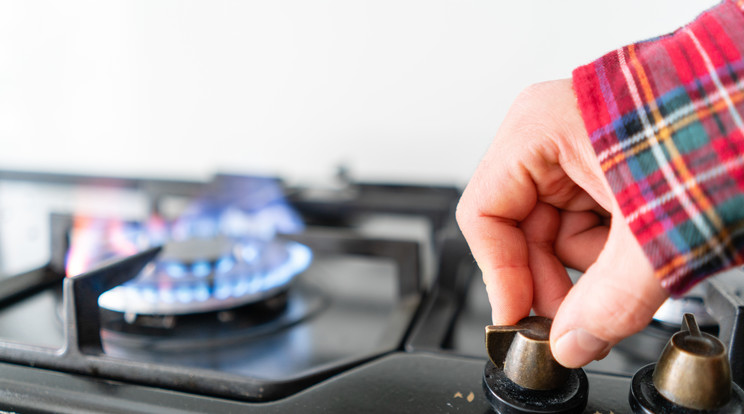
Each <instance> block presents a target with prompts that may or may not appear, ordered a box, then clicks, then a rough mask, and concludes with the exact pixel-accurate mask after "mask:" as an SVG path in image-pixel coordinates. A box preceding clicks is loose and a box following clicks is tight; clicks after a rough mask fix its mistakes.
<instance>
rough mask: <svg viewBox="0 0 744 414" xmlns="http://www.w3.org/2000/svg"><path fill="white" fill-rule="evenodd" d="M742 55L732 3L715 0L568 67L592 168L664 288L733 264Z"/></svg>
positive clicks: (740, 229) (743, 128) (739, 219)
mask: <svg viewBox="0 0 744 414" xmlns="http://www.w3.org/2000/svg"><path fill="white" fill-rule="evenodd" d="M739 3H744V0H740V1H739ZM743 56H744V13H742V8H741V4H737V2H734V1H724V2H723V3H721V4H719V5H718V6H716V7H714V8H712V9H710V10H708V11H707V12H705V13H703V14H702V15H700V16H699V17H698V18H697V19H696V20H695V21H693V22H692V23H690V24H689V25H687V26H685V27H683V28H681V29H679V30H677V31H676V32H674V33H672V34H669V35H666V36H662V37H659V38H655V39H651V40H649V41H646V42H641V43H636V44H632V45H628V46H625V47H622V48H620V49H617V50H615V51H613V52H610V53H608V54H606V55H605V56H603V57H601V58H600V59H598V60H596V61H594V62H592V63H590V64H588V65H585V66H582V67H579V68H577V69H576V70H575V71H574V73H573V82H574V90H575V92H576V96H577V99H578V103H579V108H580V110H581V113H582V116H583V118H584V123H585V126H586V128H587V131H588V133H589V137H590V139H591V142H592V145H593V147H594V150H595V151H596V153H597V156H598V158H599V162H600V163H601V166H602V170H603V171H604V173H605V175H606V177H607V180H608V181H609V183H610V186H611V187H612V190H613V192H614V193H615V197H616V198H617V201H618V203H619V205H620V208H621V210H622V212H623V215H624V217H625V219H626V221H627V223H628V224H629V225H630V228H631V230H632V231H633V233H634V234H635V236H636V238H637V239H638V241H639V243H640V244H641V246H642V247H643V250H644V251H645V253H646V255H647V256H648V258H649V259H650V260H651V263H652V264H653V266H654V269H655V272H656V276H657V277H659V278H661V280H662V284H663V285H664V287H665V288H667V289H668V290H669V291H670V292H671V293H672V294H681V293H683V292H684V291H686V290H687V289H689V288H690V287H691V286H693V285H694V284H695V283H696V282H698V281H700V280H701V279H703V278H704V277H706V276H708V275H711V274H713V273H716V272H718V271H720V270H724V269H726V268H729V267H731V266H734V265H738V264H741V263H742V262H743V254H742V253H743V252H744V169H743V168H742V165H743V164H744V120H743V119H744V58H743Z"/></svg>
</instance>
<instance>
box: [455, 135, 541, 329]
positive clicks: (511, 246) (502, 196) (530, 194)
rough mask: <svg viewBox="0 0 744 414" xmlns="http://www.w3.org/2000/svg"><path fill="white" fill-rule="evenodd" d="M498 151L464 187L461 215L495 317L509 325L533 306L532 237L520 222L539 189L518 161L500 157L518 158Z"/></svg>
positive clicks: (492, 152)
mask: <svg viewBox="0 0 744 414" xmlns="http://www.w3.org/2000/svg"><path fill="white" fill-rule="evenodd" d="M498 141H499V139H498V138H497V139H496V140H495V141H494V142H498ZM496 151H497V149H496V145H494V146H492V147H491V149H490V150H489V151H488V153H487V154H486V156H485V158H484V160H483V161H482V162H481V164H480V165H479V167H478V169H477V171H476V173H475V174H474V176H473V178H472V179H471V181H470V183H469V184H468V186H467V187H466V188H465V191H464V192H463V195H462V198H461V199H460V203H459V204H458V206H457V221H458V224H459V225H460V229H461V230H462V232H463V235H464V236H465V239H466V240H467V242H468V245H469V246H470V250H471V251H472V253H473V257H474V258H475V260H476V262H477V263H478V266H479V267H480V269H481V272H482V273H483V282H484V283H485V285H486V292H487V293H488V300H489V302H490V304H491V308H492V319H493V323H494V324H496V325H509V324H514V323H516V322H518V321H519V320H520V319H521V318H523V317H525V316H527V315H529V312H530V308H531V307H532V294H533V286H532V274H531V272H530V269H529V260H528V259H529V258H528V253H527V250H528V249H527V241H526V239H525V236H524V233H523V232H522V230H521V229H520V228H519V227H518V226H517V224H518V222H519V221H521V220H522V219H524V218H525V217H526V216H527V215H528V214H529V212H530V211H532V209H533V208H534V206H535V204H536V202H537V192H536V189H535V186H534V183H533V182H532V179H531V178H530V177H529V174H527V173H526V171H524V169H523V168H522V167H520V166H519V165H518V163H516V162H501V161H502V160H510V159H511V160H514V159H515V158H509V157H508V154H503V152H504V151H503V150H501V149H499V151H498V152H500V153H501V154H498V155H497V154H494V152H496ZM507 152H508V150H507ZM504 155H507V157H506V158H504ZM513 155H515V156H516V155H518V154H513ZM494 161H498V162H494Z"/></svg>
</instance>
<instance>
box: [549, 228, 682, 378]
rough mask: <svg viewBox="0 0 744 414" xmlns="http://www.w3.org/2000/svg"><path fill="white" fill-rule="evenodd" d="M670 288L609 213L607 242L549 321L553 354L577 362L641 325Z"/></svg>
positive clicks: (595, 355) (560, 359) (601, 351)
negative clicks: (662, 281) (610, 219)
mask: <svg viewBox="0 0 744 414" xmlns="http://www.w3.org/2000/svg"><path fill="white" fill-rule="evenodd" d="M668 296H669V294H668V293H667V292H666V290H664V288H662V287H661V283H660V281H659V280H658V279H656V278H655V277H654V271H653V268H652V266H651V263H650V262H649V260H648V258H646V255H645V254H644V252H643V250H642V249H641V246H640V245H639V244H638V241H636V239H635V237H634V236H633V234H632V233H631V231H630V228H629V227H628V225H627V224H626V223H625V220H624V219H623V217H622V215H620V214H614V215H613V218H612V225H611V228H610V232H609V235H608V237H607V242H606V244H605V247H604V249H603V250H602V252H601V253H600V255H599V257H598V258H597V261H596V262H595V263H594V264H593V265H591V266H590V267H589V268H588V269H587V271H586V272H585V273H584V275H583V276H581V278H580V279H579V281H578V282H577V283H576V285H574V287H573V288H571V290H570V291H569V293H568V294H567V295H566V298H565V299H564V300H563V303H562V304H561V306H560V308H559V309H558V313H557V314H556V316H555V320H554V321H553V327H552V329H551V332H550V344H551V348H552V350H553V355H554V357H555V359H556V360H557V361H558V362H559V363H560V364H561V365H564V366H566V367H569V368H577V367H580V366H583V365H586V364H587V363H589V362H591V361H592V360H594V359H598V358H603V357H604V356H605V355H606V354H607V352H609V350H610V348H611V347H612V346H613V345H615V344H616V343H618V342H620V340H622V339H623V338H626V337H628V336H630V335H632V334H634V333H636V332H638V331H640V330H642V329H643V328H645V327H646V326H647V325H648V323H649V322H650V321H651V318H652V317H653V315H654V313H655V312H656V310H657V309H658V308H659V306H661V304H662V303H663V302H664V300H665V299H666V298H667V297H668Z"/></svg>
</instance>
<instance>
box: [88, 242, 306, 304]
mask: <svg viewBox="0 0 744 414" xmlns="http://www.w3.org/2000/svg"><path fill="white" fill-rule="evenodd" d="M311 257H312V254H311V252H310V249H309V248H308V247H306V246H304V245H301V244H299V243H296V242H292V241H286V240H279V239H274V240H261V239H249V238H241V239H238V238H229V237H224V236H218V237H212V238H195V239H189V240H185V241H173V242H169V243H167V244H166V245H165V248H164V251H163V253H162V255H161V256H160V257H159V258H158V260H157V261H156V262H155V263H151V264H150V265H148V266H147V267H145V269H143V271H142V272H141V273H140V275H138V276H137V277H136V278H135V279H133V280H132V281H131V282H129V283H126V284H124V285H121V286H118V287H116V288H114V289H111V290H109V291H107V292H104V294H102V295H101V296H100V297H99V299H98V304H99V306H100V307H101V308H103V309H106V310H109V311H115V312H121V313H124V314H129V315H184V314H192V313H204V312H214V311H220V310H225V309H231V308H235V307H238V306H244V305H247V304H251V303H256V302H260V301H262V300H265V299H267V298H270V297H273V296H276V294H277V293H280V292H282V291H285V290H287V289H288V288H289V284H290V282H291V281H292V279H293V278H294V277H295V276H296V275H297V274H298V273H300V272H302V271H303V270H305V269H306V268H307V266H308V265H309V264H310V261H311Z"/></svg>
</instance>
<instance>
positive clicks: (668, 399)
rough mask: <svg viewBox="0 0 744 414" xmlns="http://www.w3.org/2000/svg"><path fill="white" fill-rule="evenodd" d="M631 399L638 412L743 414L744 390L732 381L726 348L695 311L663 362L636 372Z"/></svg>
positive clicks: (686, 318)
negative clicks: (700, 323)
mask: <svg viewBox="0 0 744 414" xmlns="http://www.w3.org/2000/svg"><path fill="white" fill-rule="evenodd" d="M629 399H630V405H631V408H632V409H633V411H634V412H635V413H667V412H695V410H705V412H706V413H716V414H717V413H721V414H724V413H744V404H743V403H744V392H742V390H741V388H739V386H738V385H736V384H735V383H733V382H732V380H731V368H730V366H729V361H728V355H727V353H726V348H725V347H724V346H723V344H722V343H721V341H719V340H718V338H716V337H715V336H713V335H710V334H707V333H704V332H701V331H700V328H699V327H698V325H697V322H696V321H695V317H694V316H693V315H692V314H691V313H687V314H685V315H684V318H683V321H682V330H681V331H680V332H677V333H676V334H674V335H673V336H672V337H671V339H669V342H668V343H667V345H666V347H665V348H664V351H662V353H661V357H659V361H658V362H657V363H656V364H650V365H647V366H645V367H643V368H641V369H640V370H639V371H638V372H637V373H636V374H635V375H634V376H633V381H632V383H631V387H630V396H629Z"/></svg>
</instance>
